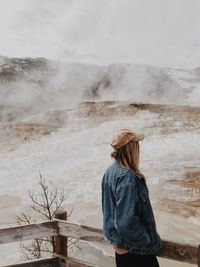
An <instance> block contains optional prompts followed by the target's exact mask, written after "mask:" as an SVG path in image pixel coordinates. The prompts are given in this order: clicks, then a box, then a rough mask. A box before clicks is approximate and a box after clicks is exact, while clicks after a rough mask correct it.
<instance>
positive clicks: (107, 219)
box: [102, 129, 161, 267]
mask: <svg viewBox="0 0 200 267" xmlns="http://www.w3.org/2000/svg"><path fill="white" fill-rule="evenodd" d="M143 139H144V135H143V134H136V133H134V132H132V131H131V130H128V129H122V130H120V131H118V132H117V134H116V136H115V138H114V139H113V141H112V144H111V145H112V147H113V149H114V151H113V152H112V154H111V156H112V158H113V159H114V163H113V164H112V165H111V166H110V167H109V168H108V169H107V170H106V172H105V174H104V176H103V180H102V211H103V229H104V236H105V239H106V240H107V241H108V242H109V243H110V244H112V245H113V246H114V250H115V259H116V265H117V267H158V266H159V264H158V261H157V258H156V256H155V253H156V252H158V250H159V249H160V248H161V239H160V237H159V235H158V233H157V231H156V224H155V219H154V215H153V210H152V207H151V203H150V200H149V196H148V188H147V185H146V180H145V177H144V175H143V174H142V173H141V172H140V169H139V157H140V150H139V141H141V140H143Z"/></svg>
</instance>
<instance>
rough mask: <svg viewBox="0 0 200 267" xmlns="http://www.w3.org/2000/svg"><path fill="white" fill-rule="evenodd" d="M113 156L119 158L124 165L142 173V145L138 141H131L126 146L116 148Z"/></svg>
mask: <svg viewBox="0 0 200 267" xmlns="http://www.w3.org/2000/svg"><path fill="white" fill-rule="evenodd" d="M111 157H112V158H114V159H115V160H117V161H118V162H119V163H120V164H121V165H122V166H123V167H125V168H126V169H128V170H132V171H134V172H135V173H137V174H139V175H141V176H143V175H142V173H141V172H140V169H139V162H140V145H139V142H138V141H131V142H129V143H128V144H126V145H125V146H122V147H120V148H119V149H115V150H114V151H113V152H112V153H111Z"/></svg>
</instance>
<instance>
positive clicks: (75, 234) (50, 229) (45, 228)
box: [0, 219, 200, 267]
mask: <svg viewBox="0 0 200 267" xmlns="http://www.w3.org/2000/svg"><path fill="white" fill-rule="evenodd" d="M49 236H57V237H58V239H57V240H58V241H57V243H58V242H59V240H60V242H61V243H62V244H63V239H62V238H60V237H72V238H77V239H79V240H85V241H95V242H101V243H102V242H103V243H105V241H104V238H103V232H102V230H101V229H96V228H93V227H89V226H84V225H76V224H72V223H68V222H66V221H63V220H59V219H56V220H53V221H47V222H42V223H35V224H29V225H21V226H15V227H9V228H3V229H0V244H5V243H10V242H19V241H23V240H31V239H35V238H41V237H49ZM62 244H57V246H58V247H59V249H58V250H57V251H56V252H57V253H58V252H59V254H60V253H61V252H60V251H62V250H61V249H60V246H62ZM66 255H67V254H66V253H65V255H59V256H61V257H60V259H61V258H62V259H64V258H65V263H64V261H61V260H60V261H59V260H58V258H59V257H55V258H51V259H46V263H45V264H46V265H45V264H44V261H45V259H44V260H43V265H40V261H35V263H34V262H32V263H31V262H29V263H28V262H27V263H23V264H21V265H20V264H19V265H17V264H15V265H13V266H19V267H25V266H26V267H32V266H34V267H35V266H38V267H39V266H45V267H55V266H62V267H64V266H67V267H78V266H79V267H89V266H93V265H90V264H89V263H88V264H87V263H83V262H82V263H81V262H80V261H77V260H74V259H70V258H68V257H66ZM158 256H159V257H164V258H168V259H171V260H177V261H180V262H188V263H190V264H196V266H198V267H200V246H192V245H190V244H182V243H177V242H172V241H168V240H163V241H162V249H161V251H160V252H159V253H158ZM58 261H59V263H58ZM41 262H42V260H41ZM28 264H29V265H28ZM31 264H32V265H31Z"/></svg>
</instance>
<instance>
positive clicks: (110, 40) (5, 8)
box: [0, 0, 200, 68]
mask: <svg viewBox="0 0 200 267" xmlns="http://www.w3.org/2000/svg"><path fill="white" fill-rule="evenodd" d="M199 14H200V0H57V1H56V0H0V55H4V56H10V57H13V56H15V57H22V56H30V57H37V56H40V57H41V56H42V57H47V58H52V59H62V60H65V61H76V62H88V63H97V64H108V63H116V62H132V63H141V64H151V65H157V66H169V67H170V66H171V67H185V68H193V67H197V66H200V16H199Z"/></svg>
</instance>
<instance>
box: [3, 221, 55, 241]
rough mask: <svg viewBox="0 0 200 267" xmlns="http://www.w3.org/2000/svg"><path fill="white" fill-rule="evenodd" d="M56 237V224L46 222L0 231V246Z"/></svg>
mask: <svg viewBox="0 0 200 267" xmlns="http://www.w3.org/2000/svg"><path fill="white" fill-rule="evenodd" d="M56 235H58V223H57V222H56V221H48V222H42V223H35V224H27V225H20V226H14V227H8V228H2V229H0V244H5V243H11V242H18V241H23V240H30V239H35V238H40V237H48V236H56Z"/></svg>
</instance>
